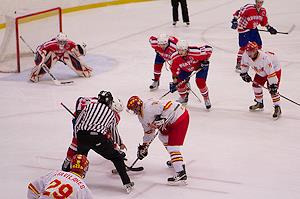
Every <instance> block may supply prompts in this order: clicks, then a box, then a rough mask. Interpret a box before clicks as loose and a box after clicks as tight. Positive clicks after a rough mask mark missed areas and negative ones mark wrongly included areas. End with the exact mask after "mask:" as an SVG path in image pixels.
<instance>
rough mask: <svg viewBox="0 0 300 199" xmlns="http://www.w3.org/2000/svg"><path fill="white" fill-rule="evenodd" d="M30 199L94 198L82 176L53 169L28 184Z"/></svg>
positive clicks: (28, 196)
mask: <svg viewBox="0 0 300 199" xmlns="http://www.w3.org/2000/svg"><path fill="white" fill-rule="evenodd" d="M27 198H28V199H37V198H39V199H49V198H66V199H92V198H93V197H92V193H91V191H90V190H89V188H88V187H87V185H86V184H85V182H84V181H83V179H82V178H81V177H79V176H78V175H76V174H74V173H72V172H65V171H52V172H50V173H48V174H47V175H45V176H42V177H40V178H39V179H37V180H35V181H34V182H32V183H30V184H29V185H28V193H27Z"/></svg>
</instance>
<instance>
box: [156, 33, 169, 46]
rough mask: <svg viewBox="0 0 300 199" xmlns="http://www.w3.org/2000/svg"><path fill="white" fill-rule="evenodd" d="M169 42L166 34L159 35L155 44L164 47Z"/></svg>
mask: <svg viewBox="0 0 300 199" xmlns="http://www.w3.org/2000/svg"><path fill="white" fill-rule="evenodd" d="M168 41H169V36H168V35H167V34H164V33H163V34H160V35H159V36H158V37H157V43H158V45H166V44H167V43H168Z"/></svg>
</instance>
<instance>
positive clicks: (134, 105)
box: [127, 96, 143, 115]
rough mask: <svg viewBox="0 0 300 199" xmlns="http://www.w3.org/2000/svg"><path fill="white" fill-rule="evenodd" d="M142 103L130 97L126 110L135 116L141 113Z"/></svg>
mask: <svg viewBox="0 0 300 199" xmlns="http://www.w3.org/2000/svg"><path fill="white" fill-rule="evenodd" d="M142 106H143V101H142V100H141V99H140V98H139V97H138V96H132V97H130V98H129V100H128V102H127V110H128V112H129V113H130V112H131V113H134V114H136V115H138V114H140V113H141V110H142Z"/></svg>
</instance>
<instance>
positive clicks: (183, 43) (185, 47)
mask: <svg viewBox="0 0 300 199" xmlns="http://www.w3.org/2000/svg"><path fill="white" fill-rule="evenodd" d="M176 46H177V50H181V51H185V50H188V48H189V44H188V42H187V41H186V40H179V41H178V42H177V44H176Z"/></svg>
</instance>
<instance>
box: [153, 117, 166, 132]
mask: <svg viewBox="0 0 300 199" xmlns="http://www.w3.org/2000/svg"><path fill="white" fill-rule="evenodd" d="M165 122H166V118H162V117H161V115H156V116H155V119H154V121H153V122H152V125H153V126H154V127H155V128H157V129H159V128H161V127H163V126H164V124H165Z"/></svg>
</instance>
